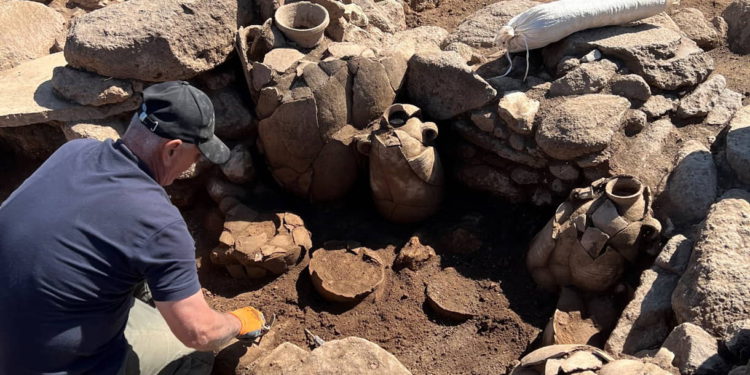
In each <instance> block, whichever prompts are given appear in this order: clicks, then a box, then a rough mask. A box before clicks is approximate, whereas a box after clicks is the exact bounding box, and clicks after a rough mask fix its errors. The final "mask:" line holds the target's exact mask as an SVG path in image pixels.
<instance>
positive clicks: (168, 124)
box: [123, 81, 229, 186]
mask: <svg viewBox="0 0 750 375" xmlns="http://www.w3.org/2000/svg"><path fill="white" fill-rule="evenodd" d="M214 123H215V120H214V107H213V105H212V104H211V100H210V99H209V98H208V96H206V94H204V93H203V92H202V91H200V90H198V89H197V88H195V87H193V86H190V84H188V83H187V82H182V81H175V82H164V83H159V84H156V85H153V86H150V87H149V88H147V89H146V90H144V91H143V104H142V105H141V108H140V109H139V110H138V112H136V114H135V115H134V116H133V119H132V120H131V121H130V126H129V127H128V130H127V132H126V133H125V135H124V136H123V142H125V144H126V145H127V146H128V147H129V148H130V149H131V150H133V152H134V153H135V154H136V155H138V157H139V158H141V159H142V160H143V161H144V162H145V163H146V164H147V165H148V166H149V167H150V168H151V171H152V172H153V173H154V178H156V180H157V182H158V183H159V184H161V185H163V186H167V185H169V184H171V183H172V182H173V181H174V180H175V179H176V178H177V176H179V175H180V174H181V173H182V172H184V171H185V170H187V169H188V168H190V166H191V165H192V164H193V163H195V162H196V161H198V159H199V158H200V156H201V155H203V156H204V157H205V158H206V159H208V160H209V161H211V162H213V163H216V164H221V163H224V162H226V161H227V159H229V148H228V147H227V146H226V145H225V144H224V143H223V142H222V141H221V140H220V139H219V138H217V137H216V135H214Z"/></svg>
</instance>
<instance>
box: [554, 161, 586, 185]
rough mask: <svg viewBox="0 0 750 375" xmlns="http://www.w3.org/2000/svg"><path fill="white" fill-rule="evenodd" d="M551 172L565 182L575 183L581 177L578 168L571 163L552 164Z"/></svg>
mask: <svg viewBox="0 0 750 375" xmlns="http://www.w3.org/2000/svg"><path fill="white" fill-rule="evenodd" d="M549 171H550V173H552V175H553V176H555V177H557V178H559V179H561V180H563V181H575V180H577V179H578V177H579V176H580V175H581V172H580V171H579V170H578V168H576V167H575V166H573V165H572V164H569V163H555V164H550V166H549Z"/></svg>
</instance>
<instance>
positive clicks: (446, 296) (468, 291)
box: [427, 268, 480, 321]
mask: <svg viewBox="0 0 750 375" xmlns="http://www.w3.org/2000/svg"><path fill="white" fill-rule="evenodd" d="M427 302H428V303H429V304H430V307H431V308H432V309H433V310H434V311H435V312H436V313H437V314H438V315H440V316H442V317H443V318H446V319H450V320H459V321H460V320H466V319H469V318H471V317H473V316H475V315H476V314H477V313H478V312H479V308H480V305H479V293H478V292H477V286H476V283H475V282H474V281H472V280H470V279H467V278H465V277H463V276H461V275H460V274H459V273H458V272H456V270H455V269H454V268H446V269H444V270H443V271H442V272H440V273H438V274H436V275H435V276H433V277H432V278H431V279H430V280H429V281H427Z"/></svg>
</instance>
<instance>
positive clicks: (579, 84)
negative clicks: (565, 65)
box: [549, 60, 617, 97]
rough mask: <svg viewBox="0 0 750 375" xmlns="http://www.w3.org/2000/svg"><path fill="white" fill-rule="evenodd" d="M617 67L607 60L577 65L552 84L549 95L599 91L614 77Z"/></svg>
mask: <svg viewBox="0 0 750 375" xmlns="http://www.w3.org/2000/svg"><path fill="white" fill-rule="evenodd" d="M616 71H617V65H616V64H615V63H613V62H611V61H609V60H599V61H595V62H591V63H585V64H581V65H579V66H578V67H577V68H574V69H573V70H571V71H569V72H568V73H567V74H565V75H564V76H562V77H560V78H558V79H557V80H555V81H554V82H552V86H551V87H550V89H549V95H550V96H551V97H552V96H565V95H581V94H593V93H597V92H599V91H601V90H602V89H603V88H604V87H605V86H606V85H607V82H609V79H610V78H612V76H614V75H615V72H616Z"/></svg>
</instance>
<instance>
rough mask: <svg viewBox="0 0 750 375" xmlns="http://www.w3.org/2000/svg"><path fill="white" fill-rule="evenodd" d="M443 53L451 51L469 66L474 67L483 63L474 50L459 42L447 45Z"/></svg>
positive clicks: (479, 55)
mask: <svg viewBox="0 0 750 375" xmlns="http://www.w3.org/2000/svg"><path fill="white" fill-rule="evenodd" d="M443 50H444V51H453V52H456V53H458V54H459V55H460V56H461V58H462V59H463V60H464V61H466V63H467V64H469V65H476V64H479V63H481V62H483V61H484V58H483V57H482V55H481V54H479V53H478V52H477V51H476V50H475V49H474V48H472V47H471V46H468V45H466V44H464V43H461V42H453V43H451V44H449V45H447V46H446V47H445V48H444V49H443Z"/></svg>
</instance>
